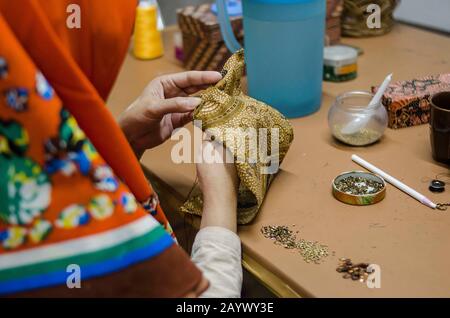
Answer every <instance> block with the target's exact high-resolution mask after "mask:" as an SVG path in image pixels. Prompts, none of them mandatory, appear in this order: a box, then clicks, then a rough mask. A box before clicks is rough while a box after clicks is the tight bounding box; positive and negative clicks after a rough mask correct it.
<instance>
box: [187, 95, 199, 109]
mask: <svg viewBox="0 0 450 318" xmlns="http://www.w3.org/2000/svg"><path fill="white" fill-rule="evenodd" d="M201 102H202V99H201V98H199V97H189V98H188V99H187V107H188V108H190V109H194V108H195V107H197V106H198V105H199V104H200V103H201Z"/></svg>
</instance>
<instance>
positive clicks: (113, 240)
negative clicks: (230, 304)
mask: <svg viewBox="0 0 450 318" xmlns="http://www.w3.org/2000/svg"><path fill="white" fill-rule="evenodd" d="M5 3H6V2H5ZM30 3H35V1H30ZM2 5H3V4H2V1H0V34H1V39H0V295H1V294H11V293H15V292H21V291H26V290H30V289H35V288H42V287H47V286H53V285H59V284H64V283H65V282H66V279H67V273H66V268H67V266H68V265H69V264H78V265H80V266H81V272H82V273H83V279H89V278H91V277H96V276H101V275H106V274H108V273H112V272H115V271H118V270H121V269H123V268H127V267H129V266H130V265H132V264H134V263H136V262H142V261H145V260H147V259H150V258H156V259H158V257H159V255H163V254H164V251H166V250H169V249H179V248H178V247H177V246H176V245H175V244H174V240H173V238H172V237H171V235H170V234H172V232H171V228H170V225H169V224H168V222H167V219H166V218H165V216H164V214H163V212H162V210H161V208H160V206H159V202H158V200H157V197H156V194H154V193H153V192H151V194H150V196H149V197H147V199H146V200H144V202H143V203H142V204H140V203H139V202H137V200H136V199H135V196H134V195H133V194H132V193H131V192H130V190H129V188H128V187H127V186H126V185H125V184H124V183H123V182H122V181H121V180H120V179H119V177H117V175H116V174H115V173H114V171H113V169H112V168H111V167H110V166H109V165H108V164H107V163H106V162H105V160H104V159H103V158H102V156H101V155H100V154H99V153H98V152H97V150H96V147H94V146H93V144H92V143H91V141H90V140H89V138H88V137H87V135H86V134H85V132H84V130H83V129H81V128H80V126H79V125H78V121H77V120H76V119H75V118H74V116H72V115H71V113H70V112H69V111H68V110H67V109H66V108H65V107H63V102H62V100H61V99H60V98H59V97H58V96H57V94H56V90H54V89H53V87H52V86H51V85H50V83H49V82H48V81H47V80H46V78H45V75H44V74H43V72H41V71H40V70H38V69H37V67H36V65H35V64H34V62H33V61H32V59H31V58H30V56H29V55H28V54H27V52H26V51H25V50H24V48H23V47H22V46H21V44H20V43H19V41H18V40H17V38H16V37H15V34H14V33H13V32H12V30H11V29H10V27H9V25H8V23H7V22H6V21H5V20H4V18H3V16H2V13H3V12H2V11H1V9H2ZM71 102H73V101H71ZM79 107H80V108H83V107H85V105H79ZM85 111H88V110H87V109H86V110H85ZM98 122H99V123H101V122H102V120H101V118H98ZM111 129H117V130H120V128H118V127H115V128H114V127H112V128H111ZM100 137H101V136H100ZM105 137H108V136H103V138H105ZM99 139H101V138H98V136H97V140H99ZM119 159H120V158H119ZM125 159H126V158H122V162H123V165H125V166H126V165H127V162H126V160H125ZM150 189H151V188H150ZM146 209H147V211H146ZM155 219H156V220H159V221H161V223H162V226H161V225H160V224H159V223H158V222H157V221H156V220H155ZM168 232H169V233H168ZM172 254H173V253H172ZM175 255H177V257H178V259H179V262H174V263H173V264H172V263H171V264H163V265H161V268H162V267H163V266H164V267H167V269H170V271H173V272H174V273H173V274H175V273H177V272H178V271H180V270H182V269H181V268H178V266H181V264H185V265H184V266H187V267H189V268H190V267H192V268H194V265H193V264H192V263H190V262H189V261H188V259H187V255H185V254H184V253H183V252H181V250H180V251H178V250H177V253H175ZM166 258H167V257H166ZM186 262H188V263H186ZM177 263H178V264H177ZM167 269H166V270H167ZM190 272H191V273H194V275H192V276H191V277H189V278H188V279H186V280H185V282H183V280H182V279H181V280H180V279H179V278H177V281H176V284H178V285H179V287H180V290H183V289H186V288H187V287H186V286H188V287H189V286H190V287H189V288H191V287H192V286H193V284H192V282H193V280H194V281H195V280H197V281H198V280H199V279H200V273H199V271H198V270H196V269H195V270H194V271H192V270H190ZM175 276H176V275H173V277H175ZM170 280H171V278H168V281H170ZM168 283H170V282H168ZM183 284H184V285H183ZM159 287H160V286H154V288H155V289H156V290H157V289H158V288H159ZM165 292H166V293H168V291H167V288H166V289H165ZM169 295H170V293H169Z"/></svg>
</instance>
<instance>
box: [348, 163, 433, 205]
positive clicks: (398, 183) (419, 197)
mask: <svg viewBox="0 0 450 318" xmlns="http://www.w3.org/2000/svg"><path fill="white" fill-rule="evenodd" d="M352 160H353V161H354V162H356V163H357V164H359V165H360V166H362V167H364V168H366V169H367V170H369V171H371V172H373V173H376V174H378V175H379V176H380V177H382V178H383V179H384V180H385V181H387V182H389V183H390V184H392V185H393V186H394V187H397V188H398V189H400V190H402V191H403V192H405V193H406V194H409V195H410V196H412V197H413V198H414V199H416V200H417V201H419V202H420V203H422V204H425V205H426V206H428V207H430V208H432V209H436V206H437V205H436V203H433V202H432V201H431V200H430V199H428V198H427V197H426V196H424V195H423V194H420V193H419V192H417V191H416V190H414V189H413V188H411V187H408V186H407V185H406V184H404V183H403V182H401V181H399V180H397V179H395V178H394V177H392V176H390V175H388V174H387V173H386V172H384V171H383V170H381V169H379V168H377V167H375V166H374V165H372V164H371V163H369V162H367V161H365V160H364V159H362V158H361V157H359V156H357V155H352Z"/></svg>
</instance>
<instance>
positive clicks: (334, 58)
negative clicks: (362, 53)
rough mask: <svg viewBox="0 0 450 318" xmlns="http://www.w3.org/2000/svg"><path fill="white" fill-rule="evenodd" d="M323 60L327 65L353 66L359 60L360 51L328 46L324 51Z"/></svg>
mask: <svg viewBox="0 0 450 318" xmlns="http://www.w3.org/2000/svg"><path fill="white" fill-rule="evenodd" d="M323 58H324V63H325V64H326V65H332V66H340V65H346V64H353V63H355V62H356V60H357V58H358V51H357V50H356V49H354V48H352V47H349V46H345V45H332V46H326V47H325V48H324V49H323Z"/></svg>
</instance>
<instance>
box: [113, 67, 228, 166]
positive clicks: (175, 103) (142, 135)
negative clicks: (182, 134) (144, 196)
mask: <svg viewBox="0 0 450 318" xmlns="http://www.w3.org/2000/svg"><path fill="white" fill-rule="evenodd" d="M221 78H222V76H221V75H220V73H218V72H211V71H189V72H182V73H176V74H170V75H164V76H161V77H157V78H155V79H154V80H152V81H151V82H150V83H149V84H148V85H147V87H146V88H145V89H144V91H143V93H142V94H141V96H139V98H138V99H136V101H134V102H133V104H131V105H130V106H129V107H128V108H127V109H126V110H125V111H124V112H123V113H122V114H121V115H120V116H119V125H120V127H121V128H122V130H123V132H124V133H125V136H126V137H127V139H128V142H129V143H130V145H131V147H132V148H133V150H134V152H135V154H136V156H137V157H138V158H140V157H141V156H142V154H143V153H144V151H145V150H147V149H150V148H153V147H156V146H158V145H160V144H162V143H163V142H164V141H166V140H167V139H168V138H169V137H170V136H171V134H172V131H173V130H174V129H176V128H179V127H182V126H184V125H185V124H186V123H188V122H189V121H191V120H192V112H193V110H194V109H195V107H197V106H198V104H200V101H201V100H200V98H198V97H189V95H190V94H193V93H196V92H197V91H199V90H202V89H204V88H206V87H208V86H210V85H212V84H215V83H217V82H218V81H219V80H220V79H221Z"/></svg>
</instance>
